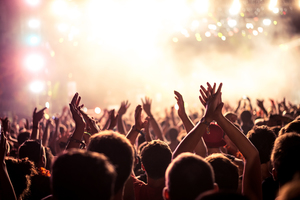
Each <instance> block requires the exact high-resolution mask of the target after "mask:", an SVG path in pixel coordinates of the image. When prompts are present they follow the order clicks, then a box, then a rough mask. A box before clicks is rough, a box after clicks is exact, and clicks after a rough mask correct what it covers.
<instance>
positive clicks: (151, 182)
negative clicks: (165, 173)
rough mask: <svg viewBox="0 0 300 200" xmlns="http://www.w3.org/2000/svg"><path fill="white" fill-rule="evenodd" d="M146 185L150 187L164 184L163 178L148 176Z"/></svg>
mask: <svg viewBox="0 0 300 200" xmlns="http://www.w3.org/2000/svg"><path fill="white" fill-rule="evenodd" d="M148 185H149V186H150V187H161V186H164V185H165V178H164V177H163V178H159V179H153V178H150V177H148Z"/></svg>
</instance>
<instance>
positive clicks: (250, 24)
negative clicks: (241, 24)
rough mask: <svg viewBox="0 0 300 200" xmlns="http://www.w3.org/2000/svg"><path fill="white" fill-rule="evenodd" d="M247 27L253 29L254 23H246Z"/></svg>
mask: <svg viewBox="0 0 300 200" xmlns="http://www.w3.org/2000/svg"><path fill="white" fill-rule="evenodd" d="M246 28H247V29H253V28H254V26H253V24H252V23H247V24H246Z"/></svg>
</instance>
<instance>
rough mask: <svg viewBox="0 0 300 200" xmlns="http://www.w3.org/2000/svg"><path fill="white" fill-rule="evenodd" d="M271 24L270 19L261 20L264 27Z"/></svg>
mask: <svg viewBox="0 0 300 200" xmlns="http://www.w3.org/2000/svg"><path fill="white" fill-rule="evenodd" d="M271 23H272V21H271V20H270V19H264V20H263V24H264V25H266V26H270V24H271Z"/></svg>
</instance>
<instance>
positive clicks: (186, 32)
mask: <svg viewBox="0 0 300 200" xmlns="http://www.w3.org/2000/svg"><path fill="white" fill-rule="evenodd" d="M181 33H182V35H184V36H185V37H190V34H189V32H188V31H187V30H186V29H182V30H181Z"/></svg>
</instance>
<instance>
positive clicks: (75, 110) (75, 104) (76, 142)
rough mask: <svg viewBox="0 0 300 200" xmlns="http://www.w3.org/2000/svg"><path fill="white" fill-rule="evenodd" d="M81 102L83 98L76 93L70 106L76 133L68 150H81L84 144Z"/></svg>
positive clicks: (68, 145)
mask: <svg viewBox="0 0 300 200" xmlns="http://www.w3.org/2000/svg"><path fill="white" fill-rule="evenodd" d="M80 100H81V97H80V96H79V95H78V93H76V94H75V95H74V97H73V99H72V101H71V103H70V104H69V106H70V110H71V113H72V116H73V119H74V121H75V131H74V133H73V135H72V137H71V138H70V141H69V143H68V144H67V148H66V149H71V148H79V147H80V144H82V136H83V133H84V128H85V123H84V121H83V118H82V116H81V114H80V111H79V110H80V108H81V107H82V106H80V105H79V104H80Z"/></svg>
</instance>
